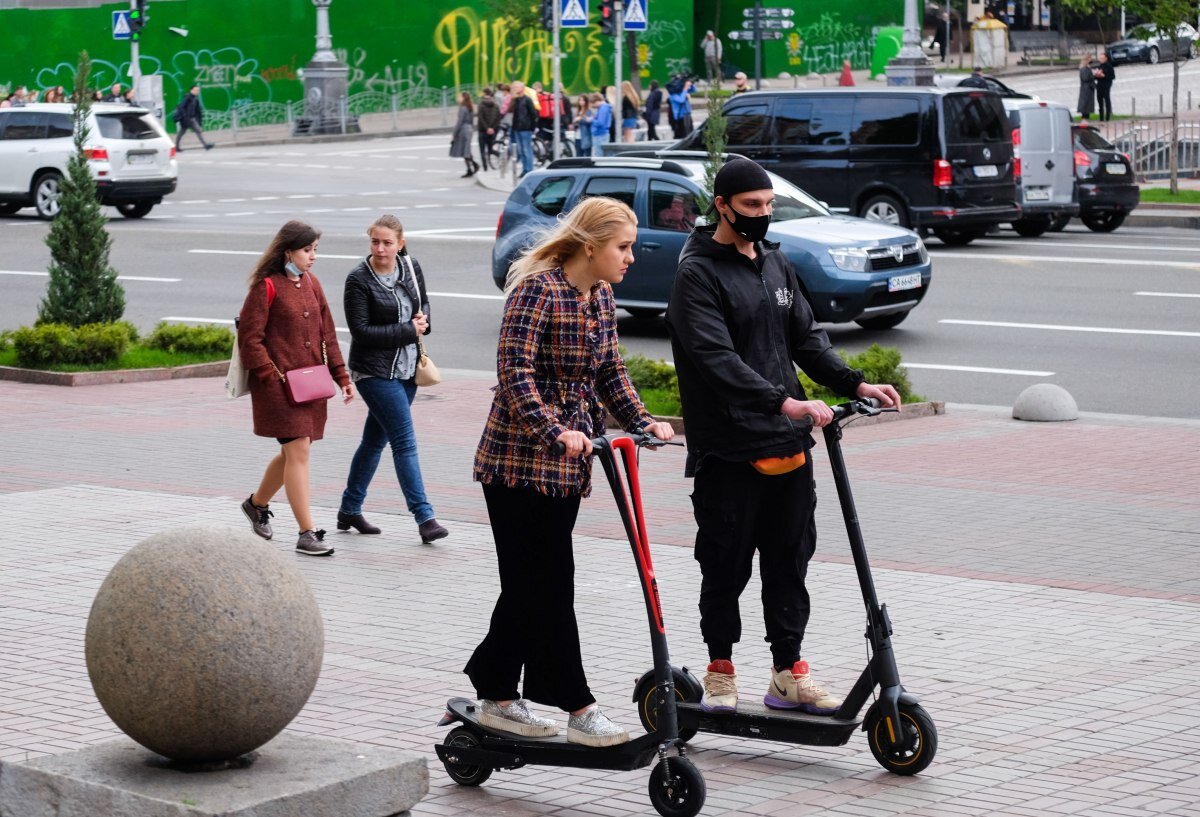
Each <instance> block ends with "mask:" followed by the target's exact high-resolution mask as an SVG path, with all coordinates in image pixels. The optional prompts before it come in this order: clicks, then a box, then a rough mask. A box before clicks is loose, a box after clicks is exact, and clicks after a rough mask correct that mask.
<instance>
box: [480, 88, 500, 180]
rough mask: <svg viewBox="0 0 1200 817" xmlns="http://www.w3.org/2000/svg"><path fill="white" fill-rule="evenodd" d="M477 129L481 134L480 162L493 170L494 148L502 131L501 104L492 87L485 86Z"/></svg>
mask: <svg viewBox="0 0 1200 817" xmlns="http://www.w3.org/2000/svg"><path fill="white" fill-rule="evenodd" d="M475 131H476V133H478V134H479V163H480V164H481V165H482V166H483V169H484V170H491V169H492V167H491V158H492V148H493V146H494V145H495V144H496V134H497V133H499V132H500V106H499V105H497V104H496V98H495V96H494V94H493V93H492V89H491V88H484V89H483V96H481V97H480V99H479V108H478V109H477V112H476V114H475Z"/></svg>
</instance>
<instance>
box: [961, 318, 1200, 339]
mask: <svg viewBox="0 0 1200 817" xmlns="http://www.w3.org/2000/svg"><path fill="white" fill-rule="evenodd" d="M938 323H953V324H958V325H960V326H995V327H999V328H1002V329H1052V330H1055V331H1058V332H1099V333H1101V334H1112V335H1162V336H1164V337H1170V338H1200V332H1178V331H1174V330H1170V329H1120V328H1118V327H1111V326H1063V325H1060V324H1054V323H1011V322H1008V321H964V320H954V319H950V318H944V319H942V320H939V321H938Z"/></svg>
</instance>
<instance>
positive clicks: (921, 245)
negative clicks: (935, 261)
mask: <svg viewBox="0 0 1200 817" xmlns="http://www.w3.org/2000/svg"><path fill="white" fill-rule="evenodd" d="M917 254H918V255H919V256H920V257H921V263H922V264H928V263H929V250H927V249H925V242H924V241H922V240H921V238H920V236H918V237H917Z"/></svg>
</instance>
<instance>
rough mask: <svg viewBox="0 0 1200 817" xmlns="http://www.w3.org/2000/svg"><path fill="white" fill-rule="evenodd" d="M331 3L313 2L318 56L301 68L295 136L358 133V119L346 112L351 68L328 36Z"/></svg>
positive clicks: (329, 0) (331, 37)
mask: <svg viewBox="0 0 1200 817" xmlns="http://www.w3.org/2000/svg"><path fill="white" fill-rule="evenodd" d="M332 2H333V0H312V3H313V5H314V6H316V7H317V53H315V54H313V58H312V59H311V60H309V62H308V65H306V66H304V115H303V116H302V117H301V118H299V119H297V120H296V124H295V127H294V131H293V132H294V134H295V135H305V134H317V133H358V132H359V127H358V117H357V116H351V115H350V112H349V111H348V110H347V109H346V103H347V99H346V86H347V84H348V77H349V76H350V67H349V66H347V65H346V64H345V63H344V62H341V61H340V60H338V58H337V55H336V54H334V53H333V36H332V35H331V34H330V33H329V5H330V4H331V3H332Z"/></svg>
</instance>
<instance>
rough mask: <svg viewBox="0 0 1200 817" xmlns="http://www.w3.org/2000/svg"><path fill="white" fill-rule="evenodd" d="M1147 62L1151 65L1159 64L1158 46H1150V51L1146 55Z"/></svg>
mask: <svg viewBox="0 0 1200 817" xmlns="http://www.w3.org/2000/svg"><path fill="white" fill-rule="evenodd" d="M1146 62H1148V63H1150V64H1151V65H1158V46H1155V45H1152V46H1150V51H1149V53H1148V54H1147V55H1146Z"/></svg>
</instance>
